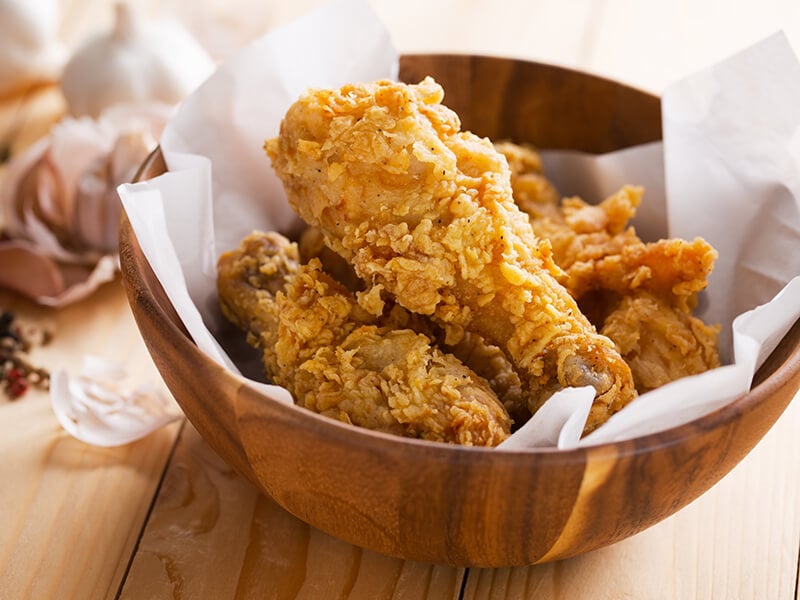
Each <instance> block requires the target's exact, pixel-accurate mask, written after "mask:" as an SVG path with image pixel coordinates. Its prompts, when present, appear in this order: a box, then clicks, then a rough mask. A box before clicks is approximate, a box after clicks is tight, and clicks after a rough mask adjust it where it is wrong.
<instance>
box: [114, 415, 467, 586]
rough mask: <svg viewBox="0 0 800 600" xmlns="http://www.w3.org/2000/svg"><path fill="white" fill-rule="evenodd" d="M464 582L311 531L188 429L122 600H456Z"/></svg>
mask: <svg viewBox="0 0 800 600" xmlns="http://www.w3.org/2000/svg"><path fill="white" fill-rule="evenodd" d="M212 564H213V568H210V566H211V565H212ZM462 577H463V572H462V570H460V569H456V568H452V567H446V566H439V565H432V564H426V563H418V562H411V561H402V560H399V559H395V558H389V557H386V556H382V555H379V554H376V553H374V552H369V551H367V550H362V549H361V548H357V547H355V546H352V545H350V544H347V543H345V542H342V541H340V540H337V539H335V538H333V537H331V536H329V535H326V534H324V533H322V532H321V531H319V530H317V529H314V528H313V527H309V526H308V525H306V524H305V523H303V522H302V521H300V520H298V519H297V518H295V517H294V516H292V515H290V514H289V513H287V512H286V511H285V510H283V509H282V508H280V507H279V506H278V505H277V504H275V503H274V502H273V501H272V500H270V499H269V498H267V497H265V496H263V495H261V494H260V493H259V492H258V491H257V490H256V489H255V488H254V487H253V486H252V485H251V484H249V483H248V482H246V481H245V480H243V479H241V478H240V477H238V476H237V475H236V474H235V472H234V471H232V470H231V468H230V467H228V466H227V465H226V464H225V462H224V461H222V459H220V458H219V457H218V456H217V455H216V454H215V453H214V452H213V451H212V450H211V449H210V448H209V446H208V445H206V443H205V442H204V441H203V440H202V439H201V438H200V436H199V434H198V433H197V432H196V431H195V430H194V428H192V427H191V426H189V425H187V427H186V428H185V429H184V432H183V434H182V436H181V439H180V442H179V444H178V446H177V448H176V451H175V454H174V456H173V458H172V461H171V462H170V465H169V468H168V470H167V474H166V477H165V479H164V485H163V486H162V488H161V490H160V493H159V496H158V500H157V502H156V504H155V506H154V508H153V512H152V515H151V517H150V519H149V521H148V523H147V527H146V529H145V531H144V534H143V536H142V539H141V541H140V543H139V547H138V549H137V552H136V555H135V558H134V560H133V563H132V566H131V570H130V573H129V575H128V577H127V579H126V581H125V585H124V587H123V589H122V594H121V597H122V598H131V599H133V598H201V597H202V598H256V597H258V598H276V599H283V598H307V599H309V600H312V599H316V598H336V597H338V598H371V599H376V600H380V599H384V598H385V599H391V598H431V599H439V598H456V597H457V596H458V593H459V590H460V589H461V580H462Z"/></svg>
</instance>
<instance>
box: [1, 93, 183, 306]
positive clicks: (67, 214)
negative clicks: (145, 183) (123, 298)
mask: <svg viewBox="0 0 800 600" xmlns="http://www.w3.org/2000/svg"><path fill="white" fill-rule="evenodd" d="M172 110H173V107H169V106H165V105H161V104H158V105H153V104H147V105H136V106H131V105H118V106H116V107H114V108H113V109H111V110H109V111H107V112H106V113H103V115H101V117H100V118H99V119H96V120H94V119H90V118H88V117H83V118H81V119H73V118H70V117H67V118H64V119H63V120H62V121H60V122H59V123H58V124H56V125H55V126H54V127H53V129H52V130H51V132H50V134H49V135H48V136H47V137H45V138H43V139H41V140H39V142H37V143H36V144H35V145H34V146H33V147H31V148H30V149H29V150H28V151H27V152H25V153H23V154H19V155H17V156H15V157H14V159H13V160H12V161H11V163H10V164H9V165H8V168H7V170H6V172H5V176H4V178H3V180H2V187H0V223H2V224H3V232H2V233H3V237H0V287H5V288H10V289H13V290H15V291H17V292H19V293H21V294H23V295H25V296H28V297H30V298H32V299H34V300H36V301H37V302H39V303H40V304H45V305H48V306H63V305H65V304H68V303H71V302H75V301H76V300H79V299H81V298H83V297H85V296H87V295H88V294H90V293H91V292H92V291H93V290H95V289H96V288H97V287H98V286H99V285H101V284H102V283H104V282H106V281H109V280H110V279H112V278H113V277H114V275H115V273H116V271H117V268H118V260H117V257H116V254H117V246H118V229H119V219H120V214H121V204H120V201H119V197H118V196H117V193H116V188H117V186H119V185H120V184H122V183H126V182H129V181H131V180H132V179H133V176H134V175H135V173H136V171H137V170H138V168H139V167H140V166H141V164H142V163H143V162H144V160H145V158H146V157H147V155H148V154H149V153H150V152H151V151H152V150H153V149H154V148H155V146H156V143H157V139H158V137H159V136H160V134H161V130H162V129H163V127H164V124H165V123H166V121H167V120H168V118H169V116H170V115H171V114H172ZM4 238H5V239H4Z"/></svg>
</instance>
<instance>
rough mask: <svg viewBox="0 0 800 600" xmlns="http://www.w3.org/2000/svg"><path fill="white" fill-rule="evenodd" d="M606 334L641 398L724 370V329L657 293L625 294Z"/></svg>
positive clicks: (610, 318) (605, 327) (606, 327)
mask: <svg viewBox="0 0 800 600" xmlns="http://www.w3.org/2000/svg"><path fill="white" fill-rule="evenodd" d="M602 332H603V333H604V334H605V335H607V336H608V337H610V338H611V339H612V340H614V341H615V342H616V344H617V346H618V347H619V349H620V352H621V353H622V356H624V357H625V360H626V361H628V364H630V365H631V370H632V371H633V378H634V381H635V382H636V389H637V390H639V393H640V394H643V393H645V392H648V391H650V390H653V389H655V388H657V387H660V386H662V385H664V384H666V383H669V382H670V381H674V380H676V379H679V378H681V377H686V376H688V375H695V374H697V373H702V372H704V371H707V370H708V369H713V368H715V367H718V366H720V362H719V354H718V352H717V336H718V334H719V326H713V327H712V326H709V325H706V324H705V323H703V321H701V320H700V319H698V318H697V317H693V316H692V315H691V314H690V313H689V312H687V311H684V310H682V309H680V308H676V307H675V306H673V305H672V304H670V303H669V302H668V301H667V300H665V299H664V298H663V297H660V296H657V295H655V294H651V293H648V292H637V293H634V294H631V295H627V296H623V297H622V299H621V300H620V302H619V304H618V305H617V306H616V307H615V308H614V310H613V311H612V312H611V314H610V315H608V317H606V319H605V323H604V325H603V329H602Z"/></svg>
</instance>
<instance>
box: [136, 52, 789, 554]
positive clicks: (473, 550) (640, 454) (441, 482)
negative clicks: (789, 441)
mask: <svg viewBox="0 0 800 600" xmlns="http://www.w3.org/2000/svg"><path fill="white" fill-rule="evenodd" d="M401 75H402V77H403V78H404V79H406V80H411V81H414V80H419V79H421V78H422V77H423V76H425V75H433V76H434V77H435V78H436V79H437V80H439V81H440V82H441V83H442V84H443V86H444V88H445V94H446V96H445V103H446V104H449V105H450V106H451V107H453V108H454V109H456V110H457V111H458V112H459V113H460V114H461V117H462V120H463V123H464V125H465V127H467V128H470V129H472V130H474V131H475V132H476V133H478V134H480V135H485V136H491V137H494V138H495V139H497V138H501V137H502V138H510V139H513V140H515V141H517V142H530V143H534V144H537V145H539V146H542V147H559V148H578V149H581V150H585V151H593V152H603V151H607V150H611V149H616V148H620V147H624V146H627V145H631V144H636V143H643V142H650V141H654V140H657V139H659V137H660V112H659V102H658V98H656V97H654V96H651V95H648V94H646V93H644V92H641V91H637V90H635V89H632V88H629V87H626V86H623V85H620V84H618V83H614V82H612V81H608V80H604V79H601V78H598V77H594V76H591V75H587V74H583V73H579V72H576V71H571V70H568V69H563V68H558V67H553V66H548V65H540V64H536V63H530V62H523V61H515V60H507V59H496V58H481V57H474V56H452V55H451V56H430V55H428V56H405V57H403V59H402V63H401ZM264 168H268V163H267V162H266V159H265V165H264ZM164 169H165V167H164V163H163V160H162V158H161V156H160V154H158V153H156V154H154V155H153V156H152V157H151V158H150V159H149V161H148V162H147V163H146V164H145V165H144V167H143V169H142V171H141V173H140V179H148V178H150V177H153V176H155V175H158V174H160V173H162V172H163V171H164ZM120 237H121V261H122V271H123V277H124V281H125V284H126V289H127V291H128V296H129V299H130V302H131V306H132V308H133V312H134V314H135V316H136V319H137V322H138V324H139V327H140V329H141V332H142V335H143V337H144V339H145V342H146V343H147V345H148V348H149V349H150V352H151V354H152V355H153V359H154V361H155V363H156V365H157V366H158V368H159V370H160V371H161V373H162V375H163V377H164V380H165V381H166V383H167V385H168V386H169V388H170V390H171V391H172V393H173V394H174V396H175V398H176V399H177V400H178V402H179V403H180V404H181V406H182V408H183V410H184V412H185V413H186V415H187V416H188V418H189V419H190V420H191V421H192V423H193V424H194V426H195V427H196V428H197V430H198V431H199V432H200V434H201V435H202V436H203V438H204V439H206V440H207V441H208V442H209V443H210V445H211V446H212V447H213V448H214V449H215V450H216V451H217V452H218V453H219V454H220V455H221V456H222V457H223V458H224V459H225V460H227V461H228V462H229V464H231V465H232V466H233V467H234V468H236V469H237V470H238V471H239V472H241V473H242V474H243V475H244V476H245V477H247V478H248V479H250V480H251V481H252V482H254V483H255V484H256V485H257V486H259V488H260V489H261V490H263V491H264V492H265V493H267V494H268V495H269V496H271V497H272V498H273V499H274V500H275V501H276V502H278V504H280V505H281V506H283V507H284V508H286V509H287V510H288V511H289V512H291V513H293V514H294V515H296V516H298V517H299V518H301V519H303V520H304V521H307V522H308V523H310V524H312V525H314V526H316V527H318V528H319V529H321V530H323V531H325V532H327V533H331V534H332V535H335V536H337V537H339V538H341V539H344V540H346V541H349V542H352V543H354V544H356V545H359V546H364V547H367V548H369V549H371V550H376V551H378V552H381V553H384V554H389V555H392V556H398V557H403V558H409V559H415V560H424V561H431V562H440V563H449V564H455V565H479V566H493V567H498V566H511V565H524V564H532V563H536V562H542V561H548V560H554V559H559V558H564V557H568V556H572V555H575V554H578V553H582V552H586V551H588V550H591V549H594V548H598V547H601V546H604V545H607V544H610V543H613V542H615V541H618V540H621V539H623V538H625V537H628V536H630V535H632V534H634V533H636V532H638V531H641V530H642V529H644V528H646V527H648V526H650V525H652V524H654V523H656V522H658V521H660V520H662V519H664V518H665V517H667V516H669V515H671V514H673V513H674V512H675V511H677V510H678V509H679V508H681V507H683V506H684V505H686V504H687V503H689V502H691V501H692V500H694V499H695V498H697V497H698V496H699V495H700V494H702V493H703V492H705V491H706V490H707V489H708V488H709V487H711V486H712V485H713V484H714V483H715V482H717V481H718V480H719V479H720V478H721V477H722V476H723V475H725V474H726V473H727V472H728V471H730V470H731V469H732V468H733V466H735V465H736V464H737V463H738V462H739V461H740V460H741V459H742V458H743V457H744V456H745V455H746V454H747V453H748V452H749V451H750V450H751V449H752V448H753V446H754V445H755V444H756V443H757V442H758V440H760V439H761V437H762V436H763V435H764V434H765V433H766V431H767V430H768V429H769V428H770V427H771V426H772V424H773V423H774V422H775V421H776V420H777V418H778V417H779V416H780V414H781V413H782V412H783V410H784V409H785V407H786V406H787V404H788V403H789V401H790V400H791V398H792V396H793V394H794V392H795V391H796V390H797V389H798V387H799V386H800V324H795V326H794V327H793V328H792V330H791V332H790V333H789V335H787V337H786V338H785V339H784V340H783V342H782V343H781V345H780V346H779V348H778V349H777V350H776V351H775V352H774V353H773V355H772V356H771V357H770V359H769V360H768V361H767V362H766V363H765V365H764V367H763V368H762V370H761V371H760V373H759V374H758V376H757V380H756V381H757V382H758V383H757V385H756V386H755V387H754V388H753V389H752V390H751V392H750V393H748V394H746V395H745V396H744V397H742V398H741V399H739V400H737V401H736V402H734V403H732V404H731V405H729V406H727V407H725V408H723V409H721V410H718V411H716V412H714V413H712V414H710V415H707V416H706V417H703V418H701V419H699V420H697V421H695V422H693V423H690V424H688V425H684V426H681V427H677V428H674V429H671V430H668V431H665V432H662V433H658V434H653V435H648V436H645V437H640V438H637V439H634V440H630V441H626V442H620V443H613V444H604V445H600V446H596V447H592V448H588V449H576V450H570V451H562V452H557V451H552V450H541V451H515V452H503V451H497V450H486V449H475V448H463V447H456V446H447V445H442V444H433V443H426V442H421V441H417V440H409V439H403V438H397V437H392V436H388V435H384V434H380V433H375V432H371V431H366V430H362V429H357V428H354V427H349V426H346V425H343V424H341V423H338V422H334V421H332V420H328V419H325V418H323V417H321V416H319V415H316V414H313V413H311V412H308V411H305V410H301V409H297V408H295V407H291V406H287V405H285V404H283V403H281V402H278V401H276V400H274V399H272V398H270V397H268V396H266V395H265V394H263V393H262V392H260V391H257V390H255V389H253V388H250V387H248V386H246V385H243V384H242V382H241V380H239V379H238V378H237V377H235V376H234V375H232V374H231V373H229V372H227V371H226V370H225V369H223V368H222V367H220V366H218V365H216V364H215V363H213V362H212V361H211V360H210V359H209V358H208V357H206V356H205V355H204V354H202V353H201V352H200V351H199V350H198V349H197V347H196V346H195V345H194V344H193V343H192V341H191V340H190V339H189V337H188V336H187V334H186V332H185V330H184V329H183V327H182V325H181V323H180V320H179V319H178V317H177V315H176V314H175V312H174V310H173V309H172V307H171V305H170V303H169V300H168V298H167V297H166V295H165V294H164V292H163V289H162V288H161V286H160V284H159V283H158V281H157V280H156V278H155V276H154V274H153V272H152V270H151V269H150V266H149V265H148V264H147V261H146V259H145V258H144V256H143V255H142V252H141V249H140V248H139V246H138V244H137V242H136V238H135V236H134V235H133V233H132V231H131V228H130V224H129V223H128V222H127V221H126V220H125V219H124V218H123V222H122V226H121V232H120Z"/></svg>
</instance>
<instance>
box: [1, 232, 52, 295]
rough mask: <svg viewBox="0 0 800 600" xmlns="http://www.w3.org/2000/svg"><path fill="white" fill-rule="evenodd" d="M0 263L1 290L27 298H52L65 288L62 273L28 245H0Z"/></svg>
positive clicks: (49, 260)
mask: <svg viewBox="0 0 800 600" xmlns="http://www.w3.org/2000/svg"><path fill="white" fill-rule="evenodd" d="M0 264H2V268H0V287H5V288H8V289H11V290H14V291H15V292H18V293H20V294H22V295H23V296H26V297H28V298H37V297H39V296H46V297H54V296H58V295H59V294H61V293H62V292H63V291H64V290H65V289H66V285H65V284H64V277H63V275H62V274H61V270H60V269H59V268H58V266H57V265H56V263H55V262H54V261H53V259H51V258H50V257H48V256H46V255H45V254H43V253H42V251H41V250H39V249H38V248H37V247H35V246H33V245H32V244H31V243H30V242H26V241H24V240H7V241H3V242H0Z"/></svg>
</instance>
